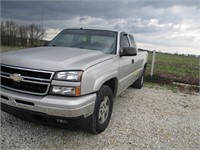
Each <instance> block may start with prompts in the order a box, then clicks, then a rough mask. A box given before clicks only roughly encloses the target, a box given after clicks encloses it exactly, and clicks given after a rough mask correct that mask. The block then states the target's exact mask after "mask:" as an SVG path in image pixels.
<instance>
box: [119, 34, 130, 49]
mask: <svg viewBox="0 0 200 150" xmlns="http://www.w3.org/2000/svg"><path fill="white" fill-rule="evenodd" d="M124 47H130V45H129V41H128V37H127V34H124V33H122V34H121V36H120V49H123V48H124Z"/></svg>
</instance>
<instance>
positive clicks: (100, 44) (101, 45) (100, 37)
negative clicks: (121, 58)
mask: <svg viewBox="0 0 200 150" xmlns="http://www.w3.org/2000/svg"><path fill="white" fill-rule="evenodd" d="M48 46H59V47H75V48H82V49H89V50H96V51H102V52H103V53H106V54H115V52H116V32H113V31H104V30H89V29H65V30H63V31H62V32H60V33H59V34H58V35H57V36H56V37H55V38H54V39H53V40H52V41H51V42H50V43H49V45H48Z"/></svg>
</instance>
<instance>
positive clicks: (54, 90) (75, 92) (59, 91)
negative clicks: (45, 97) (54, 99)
mask: <svg viewBox="0 0 200 150" xmlns="http://www.w3.org/2000/svg"><path fill="white" fill-rule="evenodd" d="M50 93H51V94H56V95H65V96H80V95H81V88H80V87H65V86H52V87H51V91H50Z"/></svg>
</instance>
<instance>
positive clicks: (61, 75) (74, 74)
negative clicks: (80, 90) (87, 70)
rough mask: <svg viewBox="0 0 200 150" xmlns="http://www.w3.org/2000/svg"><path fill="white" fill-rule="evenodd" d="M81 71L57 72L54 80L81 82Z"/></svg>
mask: <svg viewBox="0 0 200 150" xmlns="http://www.w3.org/2000/svg"><path fill="white" fill-rule="evenodd" d="M82 74H83V71H63V72H57V73H56V75H55V77H54V79H57V80H66V81H81V77H82Z"/></svg>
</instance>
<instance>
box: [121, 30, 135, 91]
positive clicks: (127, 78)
mask: <svg viewBox="0 0 200 150" xmlns="http://www.w3.org/2000/svg"><path fill="white" fill-rule="evenodd" d="M130 46H131V45H130V42H129V37H128V34H126V33H124V32H122V33H121V34H120V52H121V51H123V49H124V47H130ZM136 57H137V56H122V57H120V58H119V92H121V91H123V90H124V89H126V88H127V87H128V86H130V85H131V84H132V83H133V81H134V76H135V75H134V72H135V71H136V70H137V63H136V62H135V61H137V59H136Z"/></svg>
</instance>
